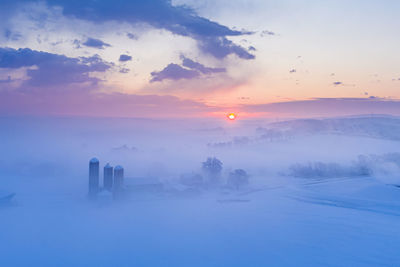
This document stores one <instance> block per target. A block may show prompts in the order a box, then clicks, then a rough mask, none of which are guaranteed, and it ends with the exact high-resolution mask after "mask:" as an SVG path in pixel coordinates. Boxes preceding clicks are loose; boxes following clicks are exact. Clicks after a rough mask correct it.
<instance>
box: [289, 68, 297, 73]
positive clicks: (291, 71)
mask: <svg viewBox="0 0 400 267" xmlns="http://www.w3.org/2000/svg"><path fill="white" fill-rule="evenodd" d="M295 72H297V70H296V69H292V70H290V71H289V73H295Z"/></svg>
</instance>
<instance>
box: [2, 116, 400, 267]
mask: <svg viewBox="0 0 400 267" xmlns="http://www.w3.org/2000/svg"><path fill="white" fill-rule="evenodd" d="M0 123H1V132H0V138H1V140H2V142H1V143H0V151H1V153H0V165H1V168H0V179H1V180H0V181H1V183H0V190H1V191H4V192H10V193H16V195H15V196H14V198H13V200H12V201H11V202H8V201H7V202H4V203H2V204H0V266H398V265H399V264H400V253H399V251H400V227H399V225H400V187H398V185H400V141H399V140H400V131H399V129H400V119H399V118H395V117H386V116H374V117H353V118H335V119H329V120H311V121H310V120H297V121H289V122H271V121H236V122H234V123H232V122H225V121H200V120H196V121H190V122H189V121H157V120H133V119H114V120H112V119H71V118H69V119H68V118H59V119H54V118H52V119H50V118H47V119H44V118H43V119H37V118H23V119H22V118H1V119H0ZM93 156H96V157H98V158H99V159H100V164H101V167H103V166H104V165H105V164H106V163H107V162H110V163H111V164H112V165H114V166H115V165H117V164H121V165H123V166H124V167H125V171H126V176H140V177H159V178H160V179H161V180H162V181H164V182H165V183H169V184H174V183H177V181H178V177H179V176H180V175H181V174H183V173H190V172H198V171H199V169H200V167H201V162H202V161H204V160H205V159H206V158H207V157H208V156H215V157H217V158H218V159H220V160H221V161H222V162H223V164H224V165H223V167H224V169H223V176H224V177H226V176H227V175H228V173H229V172H230V171H231V170H233V169H237V168H241V169H244V170H246V172H247V173H248V174H249V175H250V185H249V186H248V187H247V188H244V189H242V190H240V191H229V190H208V191H203V192H202V193H201V194H200V195H195V196H187V195H186V196H182V195H174V194H162V195H154V196H149V197H147V198H131V199H128V200H125V201H119V202H107V201H98V202H90V201H88V200H87V198H86V194H87V182H88V181H87V174H88V161H89V159H90V158H91V157H93ZM0 197H1V196H0Z"/></svg>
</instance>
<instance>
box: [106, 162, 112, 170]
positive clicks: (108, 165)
mask: <svg viewBox="0 0 400 267" xmlns="http://www.w3.org/2000/svg"><path fill="white" fill-rule="evenodd" d="M104 168H107V169H108V168H112V167H111V165H110V163H107V164H106V166H104Z"/></svg>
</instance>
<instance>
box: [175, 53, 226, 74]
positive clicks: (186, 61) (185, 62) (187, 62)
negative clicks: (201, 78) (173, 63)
mask: <svg viewBox="0 0 400 267" xmlns="http://www.w3.org/2000/svg"><path fill="white" fill-rule="evenodd" d="M181 59H182V66H184V67H187V68H189V69H192V70H197V71H199V72H201V73H203V74H211V73H219V72H226V69H225V68H210V67H206V66H204V65H203V64H200V63H198V62H195V61H193V60H191V59H190V58H187V57H185V56H181Z"/></svg>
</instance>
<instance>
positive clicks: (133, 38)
mask: <svg viewBox="0 0 400 267" xmlns="http://www.w3.org/2000/svg"><path fill="white" fill-rule="evenodd" d="M126 36H127V37H128V38H129V39H131V40H137V39H138V38H137V36H136V35H134V34H133V33H130V32H128V33H127V34H126Z"/></svg>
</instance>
